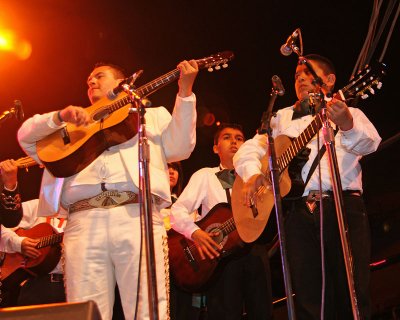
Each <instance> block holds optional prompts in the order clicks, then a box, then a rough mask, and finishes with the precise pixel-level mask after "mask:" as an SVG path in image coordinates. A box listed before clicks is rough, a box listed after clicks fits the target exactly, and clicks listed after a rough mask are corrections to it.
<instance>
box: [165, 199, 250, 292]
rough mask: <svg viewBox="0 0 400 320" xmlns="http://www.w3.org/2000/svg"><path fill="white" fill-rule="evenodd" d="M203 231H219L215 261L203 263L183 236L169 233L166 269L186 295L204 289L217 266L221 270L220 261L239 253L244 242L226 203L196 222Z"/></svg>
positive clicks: (192, 245)
mask: <svg viewBox="0 0 400 320" xmlns="http://www.w3.org/2000/svg"><path fill="white" fill-rule="evenodd" d="M196 224H197V225H198V226H199V227H200V228H201V229H202V230H204V231H206V232H214V231H220V233H219V236H217V237H214V240H215V242H217V243H218V244H220V245H221V246H222V248H223V249H222V251H221V255H220V257H219V258H218V259H208V258H206V259H204V260H202V259H201V257H200V254H199V251H198V250H197V248H196V246H195V244H194V242H193V241H191V240H189V239H187V238H186V237H185V236H183V235H182V234H180V233H178V232H176V231H174V230H173V229H171V230H169V231H168V247H169V263H170V265H169V268H170V272H171V275H172V277H173V278H174V283H175V284H176V285H177V286H178V287H180V288H182V289H183V290H186V291H189V292H196V291H199V290H201V289H202V288H204V287H205V286H206V285H207V284H208V283H209V282H210V281H212V278H213V276H214V275H217V274H218V272H217V271H216V269H217V267H219V266H221V268H222V267H223V264H222V263H223V262H224V261H227V260H226V259H227V257H228V256H230V255H231V254H239V253H240V250H245V249H244V248H243V246H244V243H243V241H242V240H241V239H240V237H239V235H238V233H237V230H236V226H235V221H234V220H233V217H232V210H231V206H230V205H229V204H228V203H218V204H217V205H215V206H214V207H213V208H212V209H211V210H210V211H209V212H208V214H207V216H205V217H204V218H203V219H202V220H200V221H198V222H197V223H196Z"/></svg>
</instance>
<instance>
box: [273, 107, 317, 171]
mask: <svg viewBox="0 0 400 320" xmlns="http://www.w3.org/2000/svg"><path fill="white" fill-rule="evenodd" d="M321 128H322V118H321V112H319V113H318V114H317V115H316V116H315V118H314V119H313V121H311V123H310V124H309V125H308V126H307V128H306V129H305V130H304V131H303V132H302V133H301V134H300V135H299V136H298V137H297V138H295V139H293V141H292V143H291V145H290V147H289V148H287V149H286V150H285V152H284V153H282V155H281V156H280V157H279V158H278V165H279V171H280V173H282V172H283V171H284V170H285V169H286V167H287V166H288V165H289V163H290V161H292V160H293V158H294V157H295V156H296V154H297V153H298V152H299V151H300V150H301V149H302V148H304V147H305V146H306V145H307V143H309V142H310V141H311V139H312V137H314V136H315V135H316V133H317V132H318V131H319V129H321Z"/></svg>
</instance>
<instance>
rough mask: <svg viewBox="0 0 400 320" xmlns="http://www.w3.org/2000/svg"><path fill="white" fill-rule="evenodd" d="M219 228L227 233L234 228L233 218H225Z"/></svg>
mask: <svg viewBox="0 0 400 320" xmlns="http://www.w3.org/2000/svg"><path fill="white" fill-rule="evenodd" d="M219 228H220V229H221V231H222V233H223V234H224V235H228V234H229V233H231V232H233V231H235V230H236V224H235V220H233V218H230V219H228V220H226V221H225V222H224V223H223V224H222V225H221V226H220V227H219Z"/></svg>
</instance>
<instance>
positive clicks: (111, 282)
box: [64, 204, 169, 320]
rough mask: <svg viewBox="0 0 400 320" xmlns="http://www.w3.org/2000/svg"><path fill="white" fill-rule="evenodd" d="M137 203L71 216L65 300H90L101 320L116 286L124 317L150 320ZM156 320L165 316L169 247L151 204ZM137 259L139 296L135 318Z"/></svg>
mask: <svg viewBox="0 0 400 320" xmlns="http://www.w3.org/2000/svg"><path fill="white" fill-rule="evenodd" d="M140 230H141V228H140V217H139V205H138V204H129V205H125V206H119V207H115V208H111V209H90V210H85V211H80V212H75V213H73V214H71V215H70V216H69V219H68V223H67V226H66V228H65V234H64V246H65V273H66V292H67V301H68V302H79V301H87V300H94V301H95V302H96V303H97V306H98V307H99V310H100V313H101V316H102V319H103V320H109V319H110V320H111V318H112V309H113V305H114V288H115V283H116V282H117V283H118V287H119V291H120V295H121V302H122V307H123V309H124V315H125V318H126V319H129V320H133V319H138V320H139V319H140V320H141V319H149V307H148V288H147V271H146V259H145V254H146V253H145V247H144V243H143V247H142V254H140V250H141V248H140V245H141V237H140ZM153 232H154V251H155V260H156V273H157V289H158V290H157V294H158V302H159V303H158V309H159V311H158V312H159V319H163V320H165V319H169V315H168V313H169V312H168V309H169V307H168V303H169V301H168V300H169V299H168V292H169V289H168V290H167V286H168V287H169V282H168V271H166V269H167V268H168V246H167V238H166V232H165V228H164V224H163V221H162V219H161V218H160V215H159V213H158V212H156V209H155V208H154V206H153ZM139 261H142V263H141V270H140V293H139V303H138V312H137V316H136V318H135V309H136V297H137V289H138V274H139Z"/></svg>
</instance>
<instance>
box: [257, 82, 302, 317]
mask: <svg viewBox="0 0 400 320" xmlns="http://www.w3.org/2000/svg"><path fill="white" fill-rule="evenodd" d="M278 92H279V90H278V89H277V88H272V92H271V99H270V101H269V104H268V107H267V111H266V112H264V114H263V116H262V121H261V127H260V129H259V130H258V133H259V134H265V133H266V134H267V137H268V163H269V169H270V174H271V184H272V190H273V193H274V204H275V214H276V221H277V227H278V235H279V243H280V248H281V261H282V272H283V281H284V285H285V293H286V297H287V309H288V319H290V320H296V313H295V309H294V303H293V293H292V292H293V290H292V280H291V276H290V273H289V262H288V260H287V254H286V233H285V230H284V222H283V214H282V212H283V211H282V198H281V192H280V186H279V176H280V170H279V166H278V163H277V159H276V152H275V142H274V138H273V137H272V128H271V126H270V121H271V117H272V108H273V106H274V103H275V100H276V97H277V95H278Z"/></svg>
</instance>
